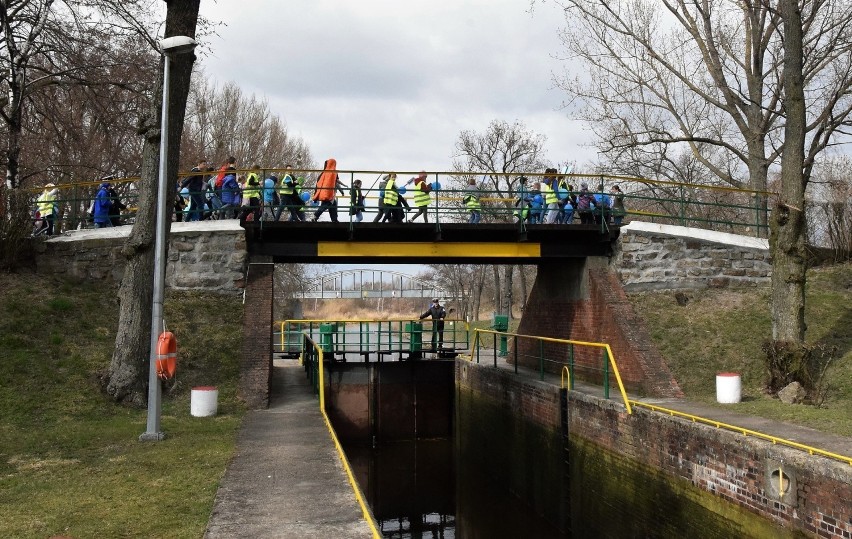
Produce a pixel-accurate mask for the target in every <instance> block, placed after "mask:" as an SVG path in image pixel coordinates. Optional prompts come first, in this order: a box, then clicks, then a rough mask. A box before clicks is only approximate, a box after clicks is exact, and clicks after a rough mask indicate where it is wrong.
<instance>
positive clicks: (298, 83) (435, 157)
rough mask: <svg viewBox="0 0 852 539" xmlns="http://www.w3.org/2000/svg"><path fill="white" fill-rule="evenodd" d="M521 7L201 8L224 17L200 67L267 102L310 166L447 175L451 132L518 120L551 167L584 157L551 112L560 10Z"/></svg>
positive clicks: (510, 3)
mask: <svg viewBox="0 0 852 539" xmlns="http://www.w3.org/2000/svg"><path fill="white" fill-rule="evenodd" d="M528 10H529V5H528V2H527V1H525V0H429V1H422V0H409V1H404V2H399V1H394V2H391V1H384V0H359V1H353V2H349V1H343V0H286V1H281V0H276V1H273V0H243V1H233V0H227V1H225V0H219V1H218V2H212V1H209V0H205V1H203V2H202V3H201V13H202V15H204V16H206V17H208V18H210V19H212V20H219V21H223V22H225V23H226V24H227V26H224V27H221V28H220V29H219V32H218V33H219V35H218V37H212V38H211V39H210V43H209V47H208V48H207V50H206V51H205V53H204V54H205V56H204V57H203V60H202V63H203V66H204V69H205V73H206V75H207V76H208V77H211V78H213V79H215V80H217V81H219V82H220V83H223V82H226V81H228V80H234V81H236V82H237V83H238V85H239V86H240V87H241V88H242V90H243V91H244V92H246V93H253V94H255V95H258V96H265V97H266V99H267V100H268V102H269V106H270V108H271V109H272V112H273V113H275V114H277V115H278V116H279V117H280V118H281V119H282V120H283V121H284V122H285V123H286V125H287V127H288V130H289V132H290V133H292V134H295V135H298V136H300V137H302V138H303V139H304V140H305V141H306V142H307V144H308V145H309V147H310V148H311V151H312V154H313V156H314V158H315V159H316V160H317V162H318V163H317V164H318V165H321V164H322V162H323V161H324V160H325V159H327V158H329V157H334V158H336V159H337V162H338V168H339V169H345V170H398V171H414V170H421V169H425V170H430V171H444V170H449V169H450V168H451V163H452V156H453V153H454V145H455V142H456V140H457V139H458V136H459V133H460V132H461V131H462V130H474V131H477V132H484V131H485V130H486V128H487V127H488V124H489V123H490V122H491V121H492V120H505V121H507V122H510V123H511V122H514V121H516V120H519V121H521V122H523V123H524V124H525V125H526V126H527V128H529V129H531V130H533V131H534V132H536V133H539V134H543V135H545V136H546V137H547V143H546V157H547V158H548V159H549V160H551V161H552V162H553V163H554V164H556V163H558V162H565V161H568V160H572V161H573V160H576V161H578V162H581V163H582V162H584V161H586V160H591V159H593V158H594V155H595V154H594V151H592V150H590V149H588V148H584V147H581V146H580V144H582V143H584V142H587V137H588V132H586V131H585V130H584V129H583V128H582V126H581V125H580V124H578V123H577V122H575V121H573V120H570V119H569V118H568V116H567V113H566V111H565V110H563V109H562V103H563V100H564V94H563V93H562V92H561V91H559V90H558V89H556V88H554V85H553V75H554V74H556V73H562V72H563V70H564V69H565V66H566V64H565V63H564V62H563V61H560V60H556V59H555V57H556V56H558V55H560V54H561V49H560V45H559V39H558V35H557V32H558V30H559V28H560V26H562V25H563V24H564V19H563V17H562V14H561V12H560V11H559V10H558V9H557V8H556V7H555V6H553V5H551V4H547V5H541V3H540V2H539V3H538V5H537V6H536V9H535V11H534V12H533V13H530V12H529V11H528Z"/></svg>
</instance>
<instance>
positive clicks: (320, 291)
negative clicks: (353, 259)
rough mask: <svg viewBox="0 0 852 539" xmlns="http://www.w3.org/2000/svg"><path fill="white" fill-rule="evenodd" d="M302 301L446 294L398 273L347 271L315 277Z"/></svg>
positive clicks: (373, 270)
mask: <svg viewBox="0 0 852 539" xmlns="http://www.w3.org/2000/svg"><path fill="white" fill-rule="evenodd" d="M300 297H301V298H302V299H375V298H379V299H382V298H423V299H428V298H441V299H442V301H446V300H447V299H448V298H450V296H449V295H448V293H447V291H446V290H444V289H443V288H441V287H439V286H437V285H436V284H435V283H433V282H430V281H427V280H424V279H420V278H417V277H415V276H412V275H408V274H405V273H401V272H398V271H388V270H376V269H367V268H363V269H351V270H343V271H337V272H334V273H330V274H327V275H322V276H321V277H317V278H316V279H314V280H313V281H311V282H309V283H307V284H306V285H305V287H304V289H303V291H302V293H301V295H300Z"/></svg>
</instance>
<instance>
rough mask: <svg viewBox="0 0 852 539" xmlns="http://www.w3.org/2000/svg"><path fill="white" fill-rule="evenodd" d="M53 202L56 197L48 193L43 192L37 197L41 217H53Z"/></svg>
mask: <svg viewBox="0 0 852 539" xmlns="http://www.w3.org/2000/svg"><path fill="white" fill-rule="evenodd" d="M54 200H56V195H53V194H51V192H50V191H45V192H44V193H42V194H41V195H40V196H39V197H38V201H37V202H38V212H39V213H40V214H41V215H42V217H44V216H46V215H53V202H54Z"/></svg>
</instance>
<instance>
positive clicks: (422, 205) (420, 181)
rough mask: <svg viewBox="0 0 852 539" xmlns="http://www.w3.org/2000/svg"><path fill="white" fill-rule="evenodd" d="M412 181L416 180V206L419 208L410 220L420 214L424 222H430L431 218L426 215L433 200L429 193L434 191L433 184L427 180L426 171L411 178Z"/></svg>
mask: <svg viewBox="0 0 852 539" xmlns="http://www.w3.org/2000/svg"><path fill="white" fill-rule="evenodd" d="M410 182H414V206H415V207H416V208H417V213H415V214H414V217H411V218H410V219H409V220H408V221H409V222H413V221H414V220H415V219H417V217H419V216H420V215H422V216H423V222H424V223H428V222H429V218H428V217H427V215H426V212H427V210H428V209H429V204H430V203H431V202H432V196H431V195H430V194H429V193H430V192H431V191H432V186H431V185H429V184H428V183H427V182H426V172H424V171H422V170H421V171H420V175H419V176H417V177H416V178H411V180H410Z"/></svg>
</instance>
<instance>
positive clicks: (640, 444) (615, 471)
mask: <svg viewBox="0 0 852 539" xmlns="http://www.w3.org/2000/svg"><path fill="white" fill-rule="evenodd" d="M456 385H457V387H458V390H457V391H458V393H459V394H460V395H465V394H467V393H471V394H476V395H478V396H480V401H488V402H491V403H493V404H492V406H495V407H497V408H499V409H501V410H504V411H506V412H507V413H509V412H510V413H512V414H514V415H515V417H516V418H519V419H520V420H523V421H526V422H528V423H530V424H535V425H537V426H538V427H541V428H543V429H545V430H548V431H550V432H552V433H554V435H556V433H558V432H559V429H560V418H561V416H560V414H561V412H560V410H559V405H558V404H559V389H558V388H557V387H555V386H548V385H547V384H544V383H541V382H539V381H537V380H527V379H524V378H521V377H518V376H516V375H514V374H512V373H511V372H507V371H505V370H503V369H495V368H494V367H490V366H487V365H484V364H475V363H469V362H465V361H462V360H459V361H458V367H457V370H456ZM568 399H569V400H568V410H569V418H568V425H569V433H570V440H571V443H570V451H569V456H568V459H569V461H570V462H571V476H570V483H571V485H570V492H571V496H570V498H568V499H566V500H565V501H563V502H562V503H565V504H571V505H572V507H571V508H570V512H571V513H572V515H574V519H573V522H574V532H575V533H578V532H580V529H579V526H581V525H583V522H585V523H586V524H588V523H589V520H590V518H589V517H590V516H592V515H594V512H595V510H593V509H590V507H591V505H593V504H595V503H596V499H597V498H598V497H601V498H602V499H605V500H607V504H606V507H604V508H603V509H601V508H598V509H597V511H600V512H601V513H600V514H599V515H594V516H595V517H597V518H595V519H593V520H596V523H595V525H596V526H600V527H599V528H598V529H597V532H598V534H599V535H611V534H612V533H615V532H614V531H613V529H611V528H607V526H608V525H610V524H612V525H614V526H616V527H617V526H619V525H623V523H624V522H630V526H631V532H632V533H633V534H634V535H637V536H642V535H643V531H642V530H646V531H647V532H648V533H652V532H653V533H655V534H660V533H662V532H661V530H667V531H668V533H675V532H677V531H683V529H684V528H686V530H687V531H688V530H690V529H691V530H693V531H695V530H698V529H700V530H702V532H701V536H703V537H711V536H714V537H715V536H719V537H734V536H736V537H785V536H787V537H793V536H797V534H801V533H803V532H804V533H806V534H810V535H812V536H819V537H828V538H837V539H841V538H843V539H849V538H850V536H852V504H850V503H849V501H848V500H850V499H852V466H849V464H846V463H842V462H839V461H835V460H832V459H825V458H822V457H818V456H811V455H808V454H807V453H806V452H803V451H797V450H794V449H791V448H786V447H783V446H780V445H774V444H772V443H771V442H767V441H762V440H760V439H757V438H754V437H745V436H742V435H739V434H736V433H733V432H729V431H725V430H722V429H716V428H713V427H710V426H705V425H702V424H699V423H693V422H691V421H688V420H684V419H679V418H677V417H671V416H668V415H665V414H659V413H654V412H651V411H649V410H645V409H634V411H633V414H627V413H626V410H625V408H624V406H623V405H622V404H620V403H617V402H613V401H606V400H603V399H600V398H597V397H594V396H590V395H585V394H581V393H579V392H569V393H568ZM468 400H471V399H468ZM479 406H482V404H480V405H479ZM469 412H470V407H465V406H461V405H460V406H459V413H460V414H465V413H469ZM473 413H475V411H474V412H473ZM476 419H479V418H478V417H473V418H465V417H460V418H459V423H460V424H464V425H469V424H471V423H473V420H476ZM498 423H499V422H498ZM489 429H490V430H499V426H498V425H494V424H489V425H487V428H486V429H484V430H482V432H480V433H478V434H479V435H481V436H487V435H488V432H487V431H488V430H489ZM466 434H468V433H467V431H465V430H462V431H461V435H462V436H464V435H466ZM501 434H505V433H498V434H496V435H495V436H498V437H499V436H500V435H501ZM508 443H511V440H506V441H505V442H502V443H501V444H500V445H501V446H503V445H505V444H508ZM526 450H527V451H530V448H526ZM537 451H538V453H537V454H532V455H531V454H526V455H525V458H526V459H528V460H533V461H538V462H541V463H542V465H544V466H547V461H549V460H552V459H554V458H556V459H559V457H560V455H559V454H558V453H554V452H553V449H552V448H548V449H547V450H545V449H544V448H541V449H539V450H537ZM486 457H487V458H490V453H489V452H486V453H483V454H482V458H486ZM510 460H511V457H510ZM488 465H490V466H492V468H493V469H497V468H494V466H495V465H497V466H499V465H500V463H499V462H498V463H488ZM510 465H514V466H518V465H519V463H518V459H517V455H514V462H510V463H506V464H505V465H504V466H506V467H508V466H510ZM779 467H780V468H781V469H783V472H784V474H785V475H786V476H787V477H788V479H789V480H790V483H789V484H790V490H789V491H788V492H787V493H786V494H782V495H781V496H779V495H778V494H777V493H776V492H775V491H773V486H772V484H771V481H772V480H773V479H777V476H773V475H772V474H773V471H775V470H778V469H779ZM507 473H516V472H514V471H512V472H507ZM526 473H528V474H529V473H530V470H529V469H527V470H526ZM509 480H512V479H511V478H510V479H509ZM512 487H513V488H517V487H516V485H512ZM598 505H600V504H598ZM613 507H617V508H618V510H617V514H618V517H619V518H618V519H615V522H614V523H613V522H609V523H608V522H606V521H607V519H609V520H610V521H612V520H613V519H612V516H613V513H612V510H613V509H612V508H613ZM561 509H562V510H561V513H560V511H559V510H557V509H554V508H553V507H552V506H550V511H556V512H555V513H552V514H551V515H550V518H551V520H557V519H559V518H560V516H559V515H560V514H563V513H565V512H566V511H567V510H568V508H561ZM622 531H623V529H622ZM586 532H588V533H590V532H589V530H588V529H586ZM681 534H682V533H678V535H681ZM581 535H582V533H581ZM663 535H666V534H665V533H663Z"/></svg>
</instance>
